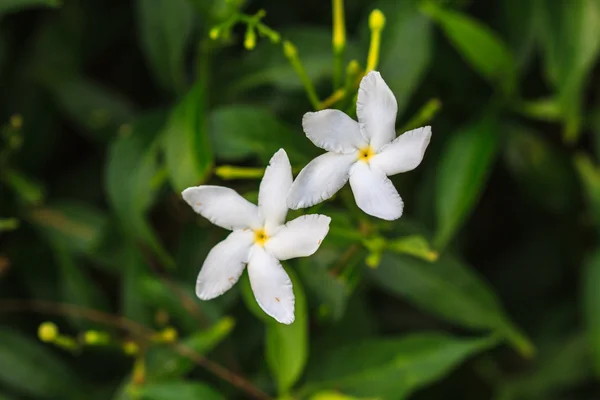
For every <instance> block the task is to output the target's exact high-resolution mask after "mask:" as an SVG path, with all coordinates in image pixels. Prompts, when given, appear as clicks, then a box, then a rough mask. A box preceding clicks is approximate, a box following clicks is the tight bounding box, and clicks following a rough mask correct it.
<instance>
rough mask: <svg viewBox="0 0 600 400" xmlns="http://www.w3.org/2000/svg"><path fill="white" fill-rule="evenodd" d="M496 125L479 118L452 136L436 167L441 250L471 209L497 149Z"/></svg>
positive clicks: (489, 120)
mask: <svg viewBox="0 0 600 400" xmlns="http://www.w3.org/2000/svg"><path fill="white" fill-rule="evenodd" d="M496 129H497V124H496V121H495V120H494V119H493V118H490V117H484V118H483V119H481V120H479V121H477V122H475V123H473V124H471V125H469V126H467V127H466V128H464V129H462V130H459V131H458V132H456V133H454V134H453V135H452V136H451V138H450V139H449V143H447V144H446V147H445V149H444V153H443V155H442V158H441V160H440V164H439V166H438V171H439V172H438V174H437V182H436V185H437V188H436V189H437V193H436V214H437V221H438V228H437V234H436V237H435V245H436V247H438V248H440V249H441V248H443V247H444V246H446V244H447V243H448V242H449V241H450V240H451V239H452V236H454V234H455V233H456V231H457V230H458V229H459V228H460V226H461V225H462V223H463V222H464V220H465V218H466V217H467V216H468V214H469V212H470V211H471V210H472V208H473V207H474V206H475V204H476V202H477V200H478V198H479V194H480V193H481V192H482V190H483V186H484V184H485V180H486V178H487V176H488V175H489V173H490V170H491V167H492V163H493V161H494V158H495V155H496V152H497V150H498V135H497V131H496Z"/></svg>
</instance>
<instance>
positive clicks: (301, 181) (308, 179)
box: [287, 153, 357, 210]
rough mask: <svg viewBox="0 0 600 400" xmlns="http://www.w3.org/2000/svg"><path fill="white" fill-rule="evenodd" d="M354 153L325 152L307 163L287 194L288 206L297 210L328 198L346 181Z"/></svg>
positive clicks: (354, 158) (353, 159)
mask: <svg viewBox="0 0 600 400" xmlns="http://www.w3.org/2000/svg"><path fill="white" fill-rule="evenodd" d="M356 159H357V158H356V155H355V154H336V153H325V154H323V155H320V156H319V157H317V158H315V159H314V160H312V161H311V162H309V163H308V165H307V166H306V167H304V169H303V170H302V171H300V173H299V174H298V176H297V177H296V180H295V181H294V183H293V184H292V188H291V189H290V193H289V194H288V198H287V203H288V206H289V207H290V208H291V209H293V210H297V209H299V208H306V207H310V206H313V205H315V204H317V203H320V202H322V201H323V200H327V199H329V198H330V197H331V196H333V195H334V194H335V193H336V192H337V191H338V190H340V189H341V188H342V186H344V185H345V184H346V182H347V181H348V174H349V172H350V166H351V165H352V164H353V163H354V162H356Z"/></svg>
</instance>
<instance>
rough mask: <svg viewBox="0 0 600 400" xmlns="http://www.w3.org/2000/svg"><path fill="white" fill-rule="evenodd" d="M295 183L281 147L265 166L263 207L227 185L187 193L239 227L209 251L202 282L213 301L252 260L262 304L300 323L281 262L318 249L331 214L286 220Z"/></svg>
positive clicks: (201, 289)
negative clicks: (288, 198)
mask: <svg viewBox="0 0 600 400" xmlns="http://www.w3.org/2000/svg"><path fill="white" fill-rule="evenodd" d="M291 186H292V168H291V166H290V161H289V159H288V156H287V154H286V152H285V151H284V150H283V149H281V150H279V151H278V152H277V153H275V155H274V156H273V157H272V158H271V161H270V162H269V166H268V167H267V169H266V170H265V174H264V176H263V179H262V182H261V183H260V190H259V194H258V207H257V206H256V205H254V204H252V203H250V202H249V201H248V200H246V199H244V198H243V197H242V196H240V195H239V194H238V193H237V192H236V191H235V190H233V189H229V188H226V187H221V186H197V187H190V188H187V189H185V190H184V191H183V193H182V196H183V198H184V200H185V201H186V202H187V203H188V204H189V205H190V206H192V208H193V209H194V211H196V212H197V213H198V214H200V215H202V216H203V217H205V218H207V219H208V220H210V221H211V222H212V223H213V224H215V225H218V226H220V227H222V228H225V229H229V230H232V231H233V232H232V233H231V234H229V236H227V238H226V239H225V240H223V241H222V242H220V243H218V244H217V245H216V246H215V247H213V248H212V250H211V251H210V252H209V253H208V256H207V257H206V260H205V261H204V265H202V269H201V270H200V274H199V275H198V280H197V281H196V295H197V296H198V297H199V298H201V299H203V300H210V299H213V298H215V297H217V296H219V295H221V294H223V293H225V292H226V291H227V290H229V289H230V288H231V287H232V286H233V285H234V284H235V283H236V282H237V281H238V279H239V277H240V276H241V275H242V272H243V271H244V267H245V266H246V264H248V276H249V277H250V285H251V286H252V291H253V292H254V296H255V297H256V301H257V302H258V304H259V305H260V307H261V308H262V309H263V310H264V311H265V312H266V313H267V314H269V315H270V316H271V317H273V318H275V319H276V320H277V321H279V322H281V323H284V324H291V323H292V322H293V321H294V292H293V291H292V282H291V281H290V278H289V276H288V274H287V273H286V272H285V270H284V269H283V267H282V266H281V263H280V262H279V260H288V259H290V258H296V257H306V256H310V255H311V254H313V253H314V252H315V251H317V249H318V248H319V246H320V244H321V241H322V240H323V238H325V235H327V232H328V231H329V222H330V221H331V218H329V217H327V216H325V215H318V214H312V215H304V216H301V217H298V218H296V219H294V220H292V221H290V222H288V223H287V224H286V223H285V217H286V215H287V211H288V207H287V204H286V195H287V193H288V191H289V189H290V187H291Z"/></svg>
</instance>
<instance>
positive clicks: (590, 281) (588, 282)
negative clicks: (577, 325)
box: [581, 251, 600, 376]
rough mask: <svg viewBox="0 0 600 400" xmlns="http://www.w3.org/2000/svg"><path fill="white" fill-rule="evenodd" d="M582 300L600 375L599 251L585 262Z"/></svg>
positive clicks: (591, 348) (599, 374) (595, 363)
mask: <svg viewBox="0 0 600 400" xmlns="http://www.w3.org/2000/svg"><path fill="white" fill-rule="evenodd" d="M581 282H582V287H583V290H582V294H583V296H582V301H583V310H584V318H585V321H586V327H587V339H588V341H589V344H590V350H591V353H592V356H593V360H594V368H595V371H596V375H598V376H600V313H599V312H598V309H599V308H598V307H600V292H599V291H598V283H599V282H600V251H596V252H595V253H594V254H593V255H592V256H591V257H589V259H588V261H587V262H586V266H585V269H584V270H583V274H582V281H581Z"/></svg>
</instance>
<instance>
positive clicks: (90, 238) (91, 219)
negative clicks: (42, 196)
mask: <svg viewBox="0 0 600 400" xmlns="http://www.w3.org/2000/svg"><path fill="white" fill-rule="evenodd" d="M29 219H30V221H31V222H33V223H34V224H35V225H36V226H37V227H38V228H39V229H40V231H41V232H42V234H43V235H44V236H45V237H46V239H47V240H51V241H52V242H53V243H56V244H59V245H60V246H61V247H63V248H64V249H66V250H68V251H71V252H74V253H77V254H90V253H92V252H93V251H94V250H95V249H96V248H97V247H98V246H99V244H100V241H101V239H102V236H103V235H104V233H105V231H106V228H107V224H108V217H107V216H106V214H105V213H103V212H102V211H100V210H98V209H96V208H94V207H92V206H91V205H89V204H85V203H82V202H75V201H60V202H55V203H52V204H49V205H48V206H44V207H36V208H33V209H32V210H31V211H30V212H29Z"/></svg>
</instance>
